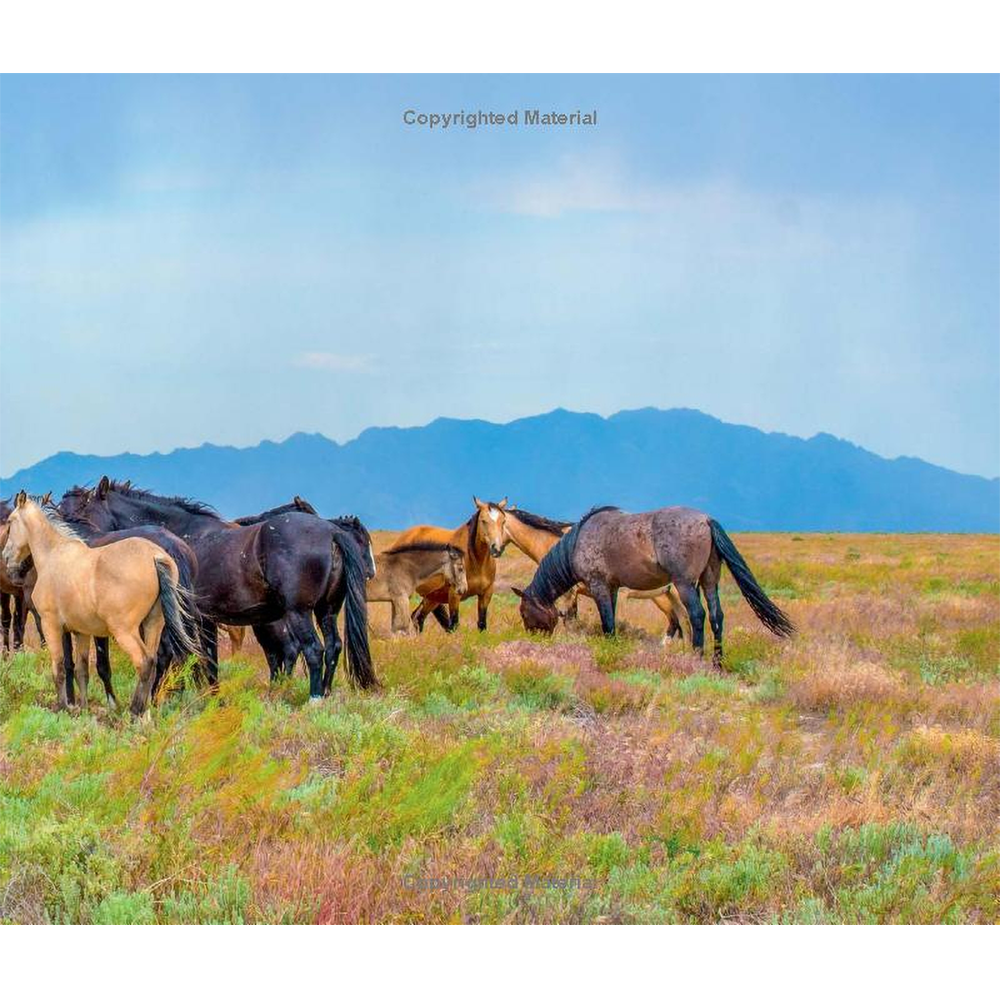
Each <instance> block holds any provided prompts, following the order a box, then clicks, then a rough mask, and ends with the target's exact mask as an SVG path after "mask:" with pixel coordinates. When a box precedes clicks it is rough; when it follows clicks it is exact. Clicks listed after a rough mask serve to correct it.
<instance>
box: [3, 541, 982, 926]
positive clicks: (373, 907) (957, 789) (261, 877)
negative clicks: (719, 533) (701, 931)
mask: <svg viewBox="0 0 1000 1000" xmlns="http://www.w3.org/2000/svg"><path fill="white" fill-rule="evenodd" d="M393 537H395V536H394V533H388V532H376V533H375V534H374V538H375V548H376V549H380V548H384V547H386V546H387V545H388V544H390V543H391V540H392V538H393ZM733 537H734V539H735V541H736V542H737V545H738V546H739V548H740V550H741V551H742V552H743V554H744V555H745V557H746V559H747V562H748V563H749V564H750V566H751V568H752V569H753V571H754V573H755V574H756V575H757V577H758V579H759V580H760V582H761V584H762V585H763V586H764V588H765V590H767V592H768V594H769V595H770V596H771V597H772V599H774V600H775V601H776V603H778V604H779V605H780V606H781V607H782V608H783V609H784V610H785V611H787V612H788V614H789V615H790V616H791V618H792V619H793V621H794V622H795V623H796V625H797V626H798V629H799V631H798V634H797V635H796V636H795V637H794V638H793V639H792V640H789V641H781V640H777V639H775V638H773V637H772V636H771V635H770V634H769V633H767V632H766V631H765V630H764V629H763V627H762V626H761V625H760V624H759V623H758V622H757V621H756V619H755V618H754V617H753V614H752V612H751V611H750V609H749V607H748V606H747V605H746V604H745V603H744V602H743V601H742V599H741V598H740V596H739V593H738V591H737V589H736V586H735V584H734V582H733V580H732V577H731V576H730V575H729V573H728V571H723V576H722V591H721V593H722V601H723V606H724V609H725V612H726V655H725V662H724V667H723V669H722V670H721V671H718V670H714V669H713V668H712V666H711V662H710V660H709V659H708V658H706V659H704V660H702V661H699V660H698V659H697V658H696V657H695V656H694V655H693V654H692V653H691V652H690V650H688V649H686V648H685V647H684V646H683V645H682V644H681V643H680V642H678V641H671V642H668V643H667V644H666V646H665V647H661V645H660V639H661V636H662V633H663V631H664V625H663V622H664V619H663V617H662V615H660V613H659V611H658V610H657V609H656V608H655V607H654V606H653V605H652V604H650V603H649V602H645V601H623V602H621V604H620V606H619V626H620V635H619V636H617V637H615V638H613V639H608V638H605V637H603V636H601V635H600V634H599V628H598V622H597V616H596V613H595V611H594V607H593V605H592V604H591V603H590V602H589V601H586V600H582V601H581V622H580V624H579V625H578V626H577V627H575V628H574V629H572V630H567V629H565V628H563V627H562V626H560V628H559V629H558V630H557V631H556V633H555V635H554V636H553V637H552V638H551V639H548V638H539V637H536V636H530V635H528V634H526V633H525V632H524V630H523V628H522V627H521V623H520V619H519V617H518V613H517V605H516V599H515V598H514V596H513V594H512V593H511V592H510V589H509V588H510V585H511V584H516V585H518V586H523V585H524V583H526V582H527V581H528V580H529V579H530V577H531V575H532V572H533V569H534V566H533V564H532V563H531V562H530V560H528V559H527V557H525V556H523V555H521V554H520V553H518V552H516V551H515V550H514V549H513V547H510V548H508V551H507V554H505V556H504V557H503V558H502V559H500V560H499V562H498V573H497V581H496V593H495V596H494V598H493V603H492V605H491V608H490V623H489V630H488V631H487V632H486V633H484V634H480V633H478V632H477V631H476V630H475V611H474V607H473V605H472V603H471V602H470V603H466V604H464V605H463V607H462V622H461V627H460V629H459V630H458V632H457V633H455V634H451V635H448V634H445V633H443V632H442V631H441V630H440V629H439V628H438V626H437V625H436V623H434V622H433V621H429V622H428V624H427V627H426V629H425V632H424V633H423V634H422V635H420V636H417V637H414V638H409V639H392V638H389V634H388V631H389V630H388V620H389V617H388V606H387V605H369V609H370V611H371V625H372V631H373V640H372V650H373V658H374V662H375V666H376V670H377V671H378V674H379V677H380V678H381V680H382V682H383V685H384V688H383V690H382V691H381V692H380V693H378V694H362V693H358V692H355V691H352V690H351V689H350V688H349V686H348V685H347V683H346V681H345V679H344V676H343V665H341V667H340V668H339V669H338V679H337V681H336V683H335V686H334V693H333V695H332V696H331V698H329V699H328V700H326V701H325V702H323V703H322V704H319V705H312V706H311V705H308V704H307V698H308V690H307V685H306V682H305V678H304V676H303V671H302V668H301V666H300V667H298V668H297V672H296V674H295V676H294V677H293V678H291V679H289V680H288V681H287V682H285V683H282V684H280V685H278V686H276V687H274V688H270V687H269V685H268V682H267V670H266V666H265V664H264V660H263V656H262V655H261V653H260V650H259V649H258V648H257V647H256V644H255V643H253V642H252V640H251V639H250V638H249V637H248V641H247V643H246V644H245V646H244V648H243V650H242V651H240V652H239V653H236V654H234V655H227V654H229V650H228V649H225V650H224V651H223V656H224V659H223V663H222V669H221V679H222V689H221V693H220V696H219V697H218V698H211V699H206V698H205V697H203V696H202V695H201V694H199V693H197V692H195V691H194V690H193V689H191V687H190V686H188V688H187V689H185V690H184V691H181V692H175V693H173V694H170V695H168V696H167V697H166V698H165V699H164V700H163V701H162V703H161V704H160V705H159V706H158V707H156V708H154V709H153V713H152V719H151V720H150V721H149V722H148V723H135V722H132V721H131V720H130V719H129V718H128V717H127V714H126V713H125V712H122V713H110V712H108V710H107V709H105V708H104V707H103V705H100V704H98V699H97V698H96V691H92V694H93V695H94V696H95V697H94V698H93V700H92V706H96V707H92V711H91V713H90V715H89V716H81V715H78V714H76V713H64V714H56V713H54V712H53V711H52V710H51V709H52V705H53V692H52V682H51V677H50V673H49V669H48V658H47V654H46V653H44V652H42V651H39V650H38V649H37V637H36V636H35V633H34V629H33V626H31V627H29V633H28V636H29V644H30V645H31V646H32V648H30V649H29V650H27V651H25V652H23V653H20V654H17V655H15V656H14V657H12V658H5V659H4V661H3V664H2V666H0V920H3V921H6V922H49V921H51V922H105V923H107V922H112V923H115V922H135V923H149V922H178V923H185V922H189V923H204V922H261V921H270V922H275V921H287V922H417V923H420V922H425V923H426V922H454V921H458V922H516V923H538V922H581V923H591V922H627V923H628V922H654V923H660V922H700V923H709V922H740V923H760V922H795V923H821V922H847V923H866V922H880V923H881V922H913V923H971V922H975V923H996V922H998V921H1000V832H998V823H997V817H998V816H1000V537H998V536H996V535H944V534H921V535H910V534H906V535H900V534H895V535H894V534H851V535H841V534H827V533H821V534H804V533H800V534H795V533H736V532H734V533H733ZM113 657H114V673H115V677H114V679H115V686H116V690H117V691H118V693H119V701H120V703H121V704H123V705H124V704H126V702H127V698H128V696H129V694H130V693H131V689H132V687H133V685H134V680H135V678H134V672H133V670H132V668H131V666H130V665H129V664H128V662H127V660H126V659H124V658H123V657H122V655H121V653H120V651H118V650H117V649H115V650H113ZM532 877H538V878H540V879H542V880H544V879H546V878H549V879H552V880H555V881H554V882H552V883H545V882H544V881H543V882H537V883H532V884H530V885H525V882H524V880H525V879H526V878H529V879H530V878H532ZM419 879H437V880H443V879H451V880H455V879H495V880H498V882H497V883H495V884H493V885H484V884H482V883H480V884H478V885H476V886H468V885H461V886H458V887H456V886H454V885H452V886H450V887H447V888H444V887H440V886H438V887H435V888H430V887H427V886H426V885H421V884H420V883H419V882H418V881H417V880H419ZM513 879H516V880H517V881H518V884H517V886H516V887H515V886H513V885H512V884H511V880H513ZM503 880H506V883H503ZM560 880H562V881H560Z"/></svg>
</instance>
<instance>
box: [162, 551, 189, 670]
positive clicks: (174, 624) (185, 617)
mask: <svg viewBox="0 0 1000 1000" xmlns="http://www.w3.org/2000/svg"><path fill="white" fill-rule="evenodd" d="M168 558H170V562H173V563H174V565H175V566H176V567H177V576H178V580H177V583H174V580H173V575H172V574H171V572H170V562H168V561H167V560H168ZM153 562H154V564H155V566H156V576H157V578H158V579H159V581H160V607H161V608H162V609H163V621H164V625H163V636H162V638H161V640H160V641H161V643H162V642H164V641H166V642H167V643H169V649H170V652H171V662H176V661H178V660H185V659H187V657H188V656H190V655H191V654H194V655H195V656H200V655H201V649H200V648H199V646H198V641H197V639H195V638H194V636H195V632H196V628H195V623H196V621H197V619H196V618H195V616H194V613H193V612H192V609H193V608H194V592H193V591H192V590H191V587H190V580H188V581H187V583H182V582H181V574H182V569H181V567H182V566H183V565H184V563H185V561H184V560H174V559H172V558H171V557H164V556H154V557H153ZM188 576H190V573H189V574H188Z"/></svg>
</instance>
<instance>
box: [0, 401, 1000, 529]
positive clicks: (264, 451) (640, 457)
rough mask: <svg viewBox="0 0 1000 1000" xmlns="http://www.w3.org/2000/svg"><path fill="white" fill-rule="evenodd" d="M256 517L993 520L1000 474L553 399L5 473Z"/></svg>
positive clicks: (692, 418)
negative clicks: (303, 505) (120, 487)
mask: <svg viewBox="0 0 1000 1000" xmlns="http://www.w3.org/2000/svg"><path fill="white" fill-rule="evenodd" d="M105 474H106V475H109V476H111V477H113V478H117V479H131V480H132V482H133V484H134V485H136V486H142V487H144V488H146V489H150V490H153V491H154V492H157V493H165V494H169V495H184V496H190V497H195V498H197V499H199V500H204V501H207V502H208V503H210V504H212V505H214V506H215V507H216V508H217V509H218V510H219V511H220V512H221V513H223V514H224V515H226V516H231V517H235V516H239V515H241V514H251V513H254V512H256V511H259V510H262V509H264V508H267V507H271V506H275V505H277V504H280V503H284V502H285V501H287V500H288V499H290V498H291V497H292V496H293V495H294V494H296V493H298V494H301V495H302V496H304V497H306V498H307V499H308V500H310V501H311V502H312V503H313V504H315V505H316V507H317V508H318V509H319V510H320V511H321V512H323V513H324V514H326V515H328V516H331V515H334V514H339V513H356V514H358V515H359V516H361V518H362V519H363V520H364V521H365V522H366V523H367V524H369V525H370V526H371V527H377V528H400V527H404V526H406V525H410V524H415V523H418V522H432V523H437V524H445V525H457V524H458V523H460V522H461V521H462V520H464V519H465V518H467V517H468V516H469V514H470V512H471V510H472V494H473V493H475V494H477V495H478V496H480V497H483V498H488V499H492V500H499V499H500V498H501V497H503V496H509V497H510V499H511V502H512V503H516V504H518V505H519V506H522V507H525V508H526V509H529V510H533V511H535V512H537V513H541V514H546V515H548V516H550V517H557V518H562V519H566V520H573V519H576V518H578V517H579V516H580V515H581V514H582V513H583V512H584V511H586V510H587V509H588V508H589V507H591V506H593V505H594V504H609V503H610V504H617V505H619V506H621V507H623V508H625V509H627V510H648V509H650V508H653V507H662V506H669V505H672V504H684V505H688V506H691V507H697V508H699V509H701V510H704V511H707V512H709V513H711V514H712V515H713V516H714V517H716V518H717V519H718V520H719V521H721V522H722V523H723V524H724V525H725V526H726V527H728V528H731V529H733V530H741V531H747V530H751V531H753V530H767V531H777V530H784V531H985V532H996V531H998V530H1000V480H998V479H984V478H982V477H980V476H969V475H962V474H960V473H957V472H952V471H950V470H948V469H943V468H941V467H939V466H935V465H930V464H929V463H927V462H923V461H921V460H919V459H916V458H896V459H892V460H889V459H885V458H880V457H879V456H878V455H874V454H872V453H871V452H869V451H865V450H864V449H863V448H859V447H858V446H857V445H854V444H851V443H850V442H849V441H843V440H840V439H838V438H834V437H831V436H830V435H828V434H817V435H816V436H815V437H811V438H809V439H803V438H798V437H792V436H790V435H787V434H766V433H764V432H762V431H759V430H757V429H755V428H753V427H745V426H740V425H736V424H727V423H723V422H722V421H721V420H717V419H715V418H714V417H710V416H707V415H706V414H704V413H699V412H698V411H697V410H686V409H677V410H657V409H651V408H648V409H642V410H626V411H623V412H621V413H616V414H615V415H614V416H612V417H608V418H606V419H605V418H603V417H599V416H596V415H594V414H590V413H571V412H569V411H567V410H554V411H553V412H551V413H545V414H542V415H540V416H537V417H528V418H525V419H523V420H514V421H512V422H511V423H508V424H492V423H487V422H485V421H482V420H450V419H444V418H442V419H440V420H435V421H434V422H433V423H430V424H428V425H427V426H425V427H413V428H399V427H373V428H370V429H369V430H366V431H364V432H363V433H362V434H361V435H359V436H358V437H357V438H355V439H354V440H353V441H349V442H347V443H346V444H343V445H340V444H337V443H336V442H334V441H331V440H329V439H328V438H326V437H323V435H321V434H293V435H292V436H291V437H290V438H288V439H287V440H286V441H282V442H281V443H280V444H276V443H274V442H272V441H263V442H261V443H260V444H259V445H256V446H255V447H252V448H231V447H221V446H219V445H213V444H204V445H202V446H201V447H198V448H179V449H177V450H176V451H172V452H169V453H168V454H165V455H164V454H159V453H156V454H152V455H132V454H123V455H113V456H110V457H107V458H101V457H98V456H95V455H77V454H74V453H72V452H59V453H58V454H56V455H53V456H52V457H50V458H47V459H45V460H43V461H41V462H39V463H37V464H36V465H33V466H31V467H30V468H27V469H23V470H22V471H20V472H18V473H16V474H15V475H13V476H11V477H10V478H9V479H3V480H0V495H3V496H7V495H9V494H10V493H11V492H13V491H14V490H15V489H20V488H25V489H27V490H29V491H30V492H34V493H41V492H45V491H47V490H52V491H53V493H55V494H56V495H60V494H61V493H62V492H63V491H64V490H66V489H67V488H68V487H70V486H72V485H74V484H78V483H79V484H87V483H94V482H96V481H97V480H98V479H99V478H100V477H101V476H102V475H105Z"/></svg>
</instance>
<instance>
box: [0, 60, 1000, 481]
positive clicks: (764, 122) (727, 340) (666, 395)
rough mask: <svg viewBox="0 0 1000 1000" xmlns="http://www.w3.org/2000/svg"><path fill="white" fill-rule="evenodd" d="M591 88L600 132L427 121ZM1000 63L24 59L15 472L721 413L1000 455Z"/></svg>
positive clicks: (10, 153)
mask: <svg viewBox="0 0 1000 1000" xmlns="http://www.w3.org/2000/svg"><path fill="white" fill-rule="evenodd" d="M526 107H531V108H534V107H539V108H541V109H543V110H545V109H549V108H552V109H557V110H564V111H572V110H576V109H578V108H580V109H584V110H589V109H591V108H596V109H597V110H598V115H599V119H598V121H599V124H598V125H597V127H595V128H576V129H568V128H567V129H548V130H544V129H527V128H519V129H496V128H494V129H489V128H480V129H476V130H474V131H472V130H468V129H465V128H453V129H449V130H447V131H440V130H435V131H434V132H429V131H427V130H421V129H417V128H408V127H406V126H404V125H403V123H402V112H403V111H404V110H405V109H407V108H415V109H417V110H420V111H428V112H430V111H437V112H444V111H457V110H462V109H465V110H467V111H468V110H474V109H477V108H483V109H486V110H499V111H508V110H513V109H523V108H526ZM998 107H1000V105H998V88H997V79H996V78H995V77H989V78H987V77H978V78H975V77H965V78H953V77H951V78H950V77H926V78H922V77H800V78H789V77H614V76H592V77H551V76H546V77H433V76H422V77H225V76H216V77H155V76H154V77H9V76H8V77H4V78H3V80H2V81H0V338H2V339H0V470H2V472H3V474H4V475H9V474H11V473H12V472H14V471H15V470H16V469H18V468H20V467H23V466H25V465H27V464H30V463H32V462H34V461H37V460H38V459H41V458H43V457H45V456H46V455H48V454H51V453H52V452H55V451H59V450H63V449H66V450H73V451H83V452H95V453H98V454H110V453H114V452H118V451H123V450H131V451H137V452H148V451H152V450H169V449H170V448H173V447H178V446H185V445H196V444H200V443H201V442H203V441H213V442H216V443H221V444H238V445H244V444H253V443H256V442H257V441H259V440H261V439H262V438H272V439H281V438H283V437H285V436H287V435H289V434H291V433H293V432H295V431H298V430H306V431H321V432H322V433H324V434H326V435H328V436H330V437H332V438H335V439H337V440H346V439H348V438H350V437H353V436H354V435H355V434H357V433H358V432H359V431H360V430H362V429H363V428H365V427H366V426H369V425H373V424H382V425H385V424H401V425H410V424H419V423H424V422H426V421H428V420H430V419H433V418H434V417H436V416H440V415H448V416H456V417H482V418H486V419H491V420H507V419H511V418H514V417H517V416H523V415H527V414H531V413H538V412H542V411H545V410H549V409H552V408H554V407H556V406H564V407H567V408H570V409H577V410H590V411H596V412H599V413H605V414H607V413H611V412H614V411H616V410H619V409H627V408H632V407H640V406H649V405H652V406H660V407H671V406H692V407H696V408H698V409H701V410H704V411H706V412H708V413H712V414H714V415H716V416H718V417H721V418H722V419H725V420H731V421H736V422H740V423H749V424H753V425H755V426H758V427H761V428H763V429H765V430H782V431H786V432H789V433H794V434H801V435H805V436H808V435H811V434H813V433H816V432H818V431H827V432H829V433H832V434H836V435H838V436H841V437H846V438H849V439H851V440H853V441H855V442H857V443H859V444H861V445H863V446H865V447H867V448H870V449H872V450H873V451H876V452H878V453H879V454H882V455H886V456H889V457H893V456H896V455H917V456H919V457H921V458H925V459H928V460H929V461H933V462H937V463H939V464H943V465H946V466H949V467H951V468H955V469H958V470H961V471H965V472H976V473H980V474H983V475H988V476H995V475H997V474H998V473H1000V419H998V416H1000V413H998V399H1000V291H998V277H997V275H998V272H1000V236H998V226H997V220H998V217H1000V198H998V176H1000V145H998V136H1000V129H998V125H1000V118H998Z"/></svg>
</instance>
